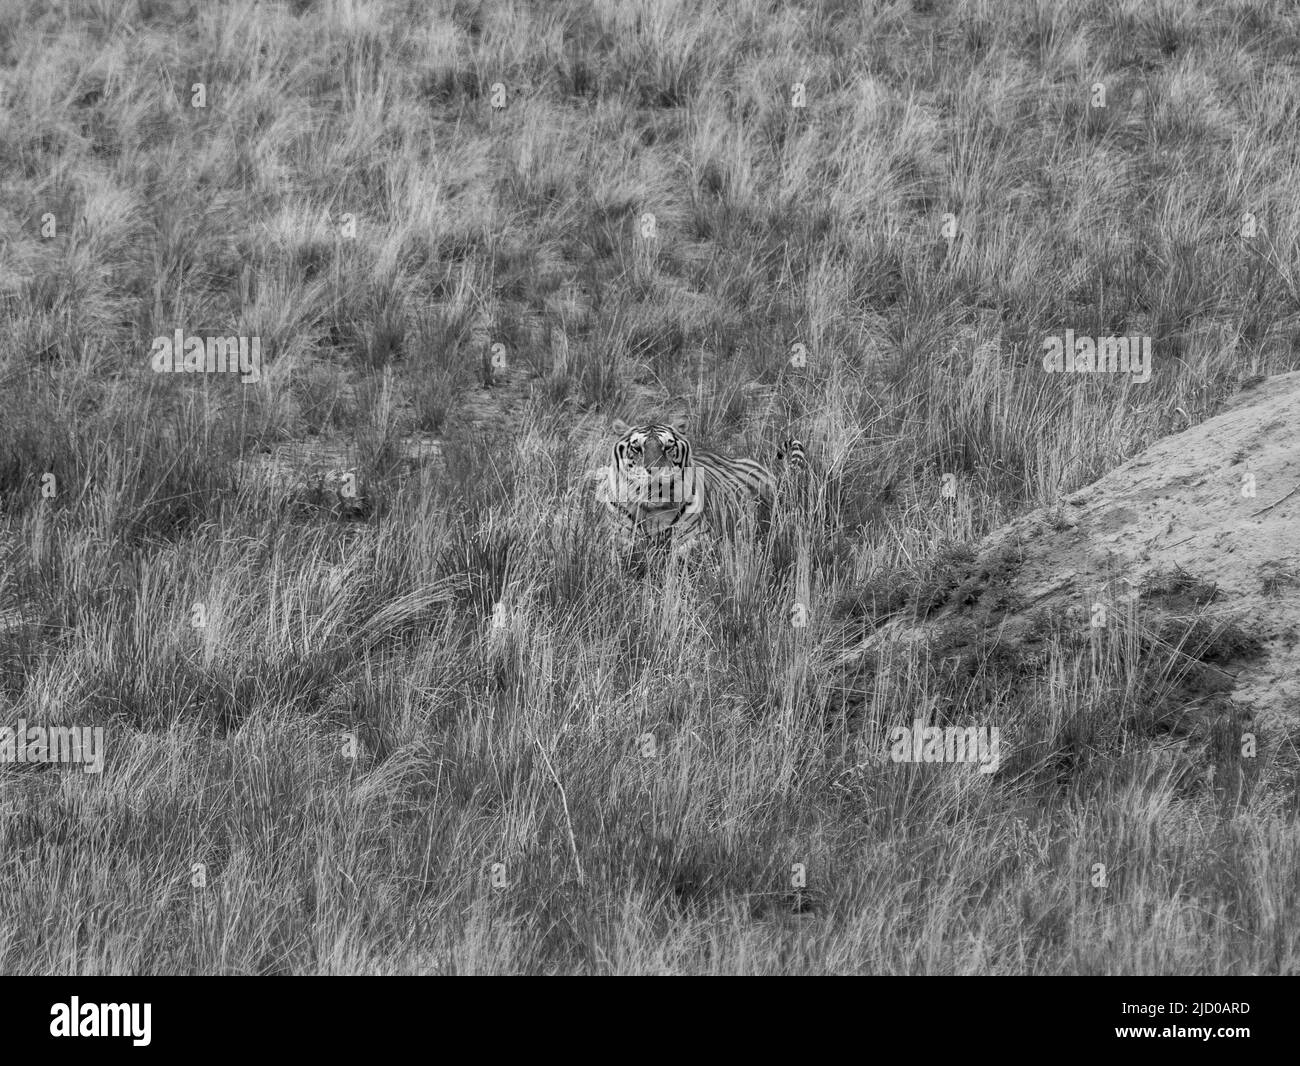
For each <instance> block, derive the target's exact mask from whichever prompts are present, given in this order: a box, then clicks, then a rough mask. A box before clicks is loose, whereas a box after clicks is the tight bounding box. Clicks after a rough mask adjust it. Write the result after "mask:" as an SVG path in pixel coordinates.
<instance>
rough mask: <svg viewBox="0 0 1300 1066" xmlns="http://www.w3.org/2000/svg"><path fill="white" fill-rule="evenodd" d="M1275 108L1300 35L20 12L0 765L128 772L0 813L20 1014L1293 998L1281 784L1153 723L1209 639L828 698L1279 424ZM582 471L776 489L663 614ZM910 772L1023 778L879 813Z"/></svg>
mask: <svg viewBox="0 0 1300 1066" xmlns="http://www.w3.org/2000/svg"><path fill="white" fill-rule="evenodd" d="M1298 57H1300V11H1297V9H1296V7H1295V5H1294V4H1291V3H1288V2H1284V0H1215V2H1209V0H1205V2H1195V0H1157V2H1147V0H1122V2H1118V3H1116V2H1110V0H1106V2H1102V0H1078V2H1074V0H1062V2H1059V3H1056V2H1042V0H1040V2H1037V3H1027V2H993V0H989V2H984V0H970V2H960V0H953V2H945V0H913V2H906V3H905V2H892V3H884V2H882V3H874V4H873V3H846V2H843V0H824V2H815V0H808V2H804V3H773V2H767V0H764V2H759V0H737V2H729V3H726V4H720V3H699V2H686V0H681V2H674V0H629V2H625V3H615V2H613V0H591V2H579V0H557V2H553V3H537V4H532V3H525V2H516V3H510V2H504V0H502V2H483V3H467V2H461V0H457V2H441V3H439V2H426V0H407V2H400V0H321V2H309V0H296V2H288V3H266V2H262V3H257V2H252V0H246V2H228V3H227V2H222V3H198V4H193V3H188V2H171V0H90V2H87V3H79V4H60V5H54V4H50V3H47V2H37V0H10V2H8V3H6V4H5V5H4V7H3V8H2V9H0V319H2V321H3V329H0V725H3V724H9V725H12V724H13V723H15V722H16V721H17V720H18V719H20V718H21V719H23V720H25V721H26V722H28V723H31V724H35V723H43V724H68V725H72V724H76V725H80V726H92V727H102V728H103V730H104V734H103V735H104V744H105V752H106V754H105V761H104V766H103V770H102V773H99V774H88V773H82V772H80V770H79V769H77V768H75V767H66V766H65V767H55V766H46V765H21V764H9V765H3V764H0V971H4V972H10V973H33V974H37V973H67V972H78V973H81V972H149V973H196V972H197V973H210V972H220V973H352V972H371V973H396V972H413V971H414V972H429V971H438V972H456V973H482V972H508V973H513V972H529V973H571V972H577V973H642V972H656V973H657V972H670V973H734V972H747V973H825V972H887V973H1043V974H1047V973H1121V972H1122V973H1150V972H1162V973H1172V972H1180V973H1183V972H1185V973H1204V972H1232V973H1237V972H1261V973H1288V972H1289V973H1296V972H1300V914H1298V913H1297V905H1298V903H1300V901H1298V900H1297V894H1298V893H1300V889H1298V888H1297V886H1298V885H1300V829H1298V827H1297V822H1296V812H1297V801H1298V800H1300V777H1298V776H1297V774H1298V772H1300V770H1298V767H1297V760H1296V758H1295V745H1294V740H1295V737H1294V736H1293V735H1288V734H1286V733H1285V732H1276V731H1275V732H1274V733H1273V734H1270V735H1264V734H1260V735H1259V737H1258V754H1257V755H1256V756H1255V757H1253V758H1251V757H1247V758H1243V757H1242V754H1241V752H1242V734H1243V732H1249V731H1250V727H1249V723H1246V724H1244V725H1243V724H1242V723H1241V722H1238V721H1236V720H1235V719H1233V718H1232V716H1231V715H1226V714H1225V715H1224V716H1221V717H1219V718H1208V719H1207V718H1205V716H1204V715H1200V716H1199V717H1197V714H1199V710H1200V708H1199V707H1193V706H1191V705H1192V704H1194V703H1196V699H1195V698H1194V697H1193V696H1191V695H1189V694H1188V690H1187V687H1186V685H1185V684H1184V681H1185V679H1186V675H1187V671H1188V670H1189V668H1190V667H1189V664H1192V665H1194V664H1195V663H1196V662H1201V661H1204V660H1212V659H1213V653H1214V645H1215V643H1216V642H1218V641H1224V640H1228V641H1231V640H1237V639H1239V637H1238V635H1237V634H1233V633H1222V632H1214V633H1209V634H1203V633H1202V634H1196V635H1194V636H1191V637H1189V636H1188V634H1183V635H1182V637H1179V638H1177V639H1170V638H1168V636H1167V634H1166V635H1163V636H1162V635H1160V634H1157V635H1156V637H1155V638H1153V639H1147V638H1146V637H1144V635H1143V629H1142V626H1143V622H1142V619H1141V617H1140V616H1137V617H1133V618H1129V619H1127V620H1126V621H1125V623H1124V626H1126V627H1127V628H1124V626H1120V625H1119V624H1118V623H1117V624H1116V628H1117V629H1119V630H1121V632H1120V634H1119V637H1118V643H1119V644H1121V645H1123V646H1124V647H1126V648H1127V649H1129V651H1128V653H1125V654H1121V653H1119V652H1114V653H1105V654H1102V655H1101V656H1099V655H1098V654H1097V653H1096V650H1095V645H1094V646H1093V647H1092V649H1091V650H1090V648H1089V646H1088V644H1087V641H1088V640H1090V639H1093V638H1091V637H1090V636H1089V635H1088V633H1087V632H1086V628H1085V629H1077V628H1076V629H1071V628H1070V625H1068V624H1066V623H1064V622H1061V620H1059V619H1058V620H1055V621H1052V622H1051V625H1050V627H1049V628H1050V632H1051V635H1050V639H1048V641H1047V642H1046V645H1045V647H1046V650H1045V651H1044V652H1042V653H1041V654H1040V655H1039V656H1038V658H1036V659H1030V658H1029V657H1027V656H1025V655H1022V654H1018V652H1017V649H1014V648H1011V649H1008V648H1006V647H1004V646H1001V645H999V644H998V642H997V641H996V639H993V637H992V635H991V634H990V633H989V632H988V631H983V632H980V631H976V632H973V633H967V634H964V635H962V634H953V633H952V632H948V631H945V632H944V633H943V634H941V635H940V637H939V638H937V639H936V641H935V643H934V645H933V646H931V647H927V648H921V649H919V650H918V649H913V650H909V651H901V650H894V651H882V652H880V653H879V654H877V655H872V656H867V657H862V656H857V657H854V656H852V655H849V654H847V653H848V652H849V651H850V650H851V649H852V648H854V647H856V646H857V645H858V644H859V643H860V642H861V641H862V640H863V639H864V638H865V637H867V636H868V635H869V634H870V633H871V632H872V631H873V630H874V628H875V627H876V625H877V624H878V623H879V622H881V621H882V620H884V619H885V618H889V617H899V616H913V617H924V616H925V615H926V614H928V613H930V612H932V611H933V610H935V609H937V608H938V607H939V606H940V605H942V604H944V603H951V602H952V600H953V597H954V596H958V597H960V596H961V595H962V594H963V591H962V590H963V589H966V588H967V586H968V585H969V583H970V582H971V581H976V582H977V583H978V584H979V585H980V586H981V590H986V589H987V587H989V586H996V585H997V583H998V582H999V581H1000V580H1001V579H1002V577H1003V575H1002V574H1000V573H999V572H996V570H995V571H994V572H987V571H986V572H984V573H982V574H975V575H972V574H971V573H970V570H969V563H970V561H971V559H972V558H973V554H972V551H971V545H972V544H973V543H974V542H975V541H976V540H978V538H980V537H981V536H983V535H984V534H986V533H987V532H989V531H990V530H992V529H994V528H996V527H997V526H999V525H1001V524H1002V523H1003V522H1005V521H1006V520H1007V519H1009V518H1011V517H1013V516H1015V515H1017V514H1019V513H1022V512H1023V511H1025V510H1026V509H1028V508H1031V507H1036V506H1041V505H1050V504H1053V503H1055V502H1056V501H1057V500H1058V499H1059V498H1060V497H1061V496H1062V495H1064V494H1067V493H1069V492H1071V491H1073V490H1075V489H1077V488H1079V487H1080V486H1082V485H1085V484H1087V483H1088V482H1090V481H1092V480H1093V479H1095V478H1096V477H1098V476H1100V475H1102V474H1103V473H1105V472H1106V471H1108V470H1111V469H1113V468H1114V467H1115V466H1117V465H1119V464H1120V463H1122V462H1123V461H1124V460H1125V459H1127V458H1129V457H1131V456H1133V455H1135V454H1137V453H1138V452H1139V451H1141V450H1142V449H1143V448H1144V447H1146V446H1147V445H1148V444H1150V443H1151V442H1152V441H1154V440H1156V439H1158V438H1160V437H1161V436H1164V435H1167V434H1169V433H1172V432H1176V431H1179V430H1182V429H1184V428H1186V427H1187V426H1189V425H1192V424H1195V423H1197V422H1200V421H1202V420H1204V419H1205V418H1207V417H1208V416H1209V415H1211V414H1212V413H1213V412H1214V410H1215V408H1216V405H1217V404H1218V403H1219V402H1220V401H1221V400H1222V399H1224V398H1225V397H1226V396H1228V395H1230V394H1231V393H1233V392H1234V391H1235V390H1236V389H1237V387H1238V384H1239V382H1241V381H1242V380H1243V379H1248V378H1253V377H1256V376H1258V375H1262V374H1273V373H1278V372H1282V371H1287V370H1293V369H1297V368H1300V251H1298V247H1300V246H1298V243H1297V235H1298V234H1300V198H1298V197H1297V196H1296V190H1297V189H1300V58H1298ZM197 104H201V105H202V106H195V105H197ZM178 329H179V330H182V331H183V332H184V334H185V335H195V336H201V337H223V338H224V337H246V338H254V337H256V338H258V339H259V340H260V345H261V354H262V357H263V363H262V365H261V367H260V375H259V380H256V381H248V382H244V381H242V380H241V378H240V375H238V374H232V373H228V372H227V373H219V372H218V373H157V372H155V370H154V369H153V366H152V361H153V356H154V353H155V351H156V349H155V347H154V342H155V340H156V339H157V338H172V337H173V336H174V335H175V331H176V330H178ZM1066 330H1072V331H1074V333H1075V334H1078V335H1087V336H1091V337H1109V336H1121V335H1123V336H1129V335H1142V336H1147V337H1149V338H1150V339H1151V347H1152V352H1153V366H1152V375H1151V377H1150V380H1149V381H1146V382H1145V383H1137V382H1135V381H1134V380H1133V378H1132V376H1131V375H1127V374H1092V375H1089V374H1053V373H1046V372H1045V371H1044V368H1043V356H1044V339H1045V338H1047V337H1051V336H1057V335H1063V334H1064V332H1065V331H1066ZM498 346H499V347H498ZM616 417H621V418H624V419H626V420H628V421H629V422H632V421H648V420H650V419H651V418H656V419H661V418H680V419H681V420H682V422H683V424H684V425H685V426H686V428H687V432H688V433H689V434H690V435H691V437H692V439H695V440H698V441H701V442H704V443H707V444H709V445H710V446H713V447H716V448H720V449H723V450H728V451H731V452H733V453H735V454H743V455H752V456H757V457H760V458H765V459H770V457H771V455H772V451H773V449H774V447H775V446H776V443H777V442H778V441H780V440H781V439H783V438H785V437H788V436H797V437H799V438H800V439H801V440H803V441H804V442H805V443H806V445H807V446H808V452H809V455H810V456H811V458H812V471H811V472H810V473H809V474H808V475H807V476H806V477H805V478H804V481H803V483H802V484H801V485H799V486H798V487H797V491H792V492H791V493H790V495H789V496H788V498H787V500H786V502H785V504H784V505H783V511H782V515H781V517H780V520H779V521H778V526H777V529H776V531H775V533H774V535H773V537H772V539H771V540H770V541H759V542H757V543H755V542H751V541H749V540H746V539H744V538H742V539H740V540H738V541H736V542H732V541H731V540H730V539H726V540H724V541H723V542H722V543H721V544H720V545H719V547H718V550H717V552H716V554H715V556H714V557H713V558H712V559H711V560H708V561H707V564H706V565H700V566H696V567H693V568H690V569H684V570H669V571H667V572H664V573H662V574H655V575H651V577H649V578H646V579H642V578H638V577H636V576H635V575H633V574H630V573H628V572H627V571H626V570H625V569H623V568H621V567H619V566H618V565H617V564H616V563H615V562H613V561H612V560H611V558H610V552H609V549H608V545H607V542H606V539H605V531H604V529H603V527H602V525H601V523H600V516H599V514H598V513H597V510H596V509H595V508H594V507H593V506H592V504H591V502H590V496H591V480H590V477H589V471H591V470H592V469H593V468H595V467H598V466H599V465H600V464H601V463H602V462H603V461H604V455H605V449H607V447H608V445H609V444H610V443H611V442H612V440H613V437H614V434H613V433H612V432H611V431H610V430H609V428H608V427H609V425H610V422H611V420H612V419H614V418H616ZM349 475H351V476H350V477H349ZM1269 498H1270V499H1271V496H1270V497H1269ZM1014 565H1015V564H1014V560H1013V559H1009V560H1008V561H1007V568H1008V569H1009V570H1010V569H1014ZM196 607H198V608H200V609H198V610H196ZM795 607H802V608H803V610H802V612H801V613H798V614H797V621H798V622H803V623H806V624H796V615H793V614H792V608H795ZM1192 613H1193V614H1194V611H1193V612H1192ZM1193 620H1194V619H1193ZM1085 625H1086V624H1085ZM1188 633H1193V634H1194V633H1195V630H1194V627H1193V628H1192V629H1189V630H1188ZM1148 636H1149V635H1148ZM1240 639H1246V638H1240ZM932 712H933V713H937V714H938V715H939V720H940V721H941V722H949V723H953V724H960V725H963V726H965V725H981V726H992V727H997V728H998V729H999V730H1000V733H1001V750H1002V762H1001V767H1000V769H999V770H998V772H996V773H992V774H985V773H980V772H978V770H977V769H976V768H974V767H971V766H959V765H951V764H941V765H928V764H915V763H896V762H893V761H891V759H890V757H889V754H888V744H887V742H886V740H885V739H884V738H885V736H886V735H887V731H888V729H889V728H891V727H893V726H898V725H903V724H910V723H911V722H912V721H913V720H914V719H915V718H917V717H923V716H925V715H927V714H930V713H932ZM1193 712H1197V714H1194V713H1193ZM1193 719H1195V720H1194V721H1193ZM1099 864H1100V865H1101V866H1104V867H1105V869H1104V871H1099V870H1098V865H1099Z"/></svg>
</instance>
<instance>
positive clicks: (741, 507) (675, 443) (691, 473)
mask: <svg viewBox="0 0 1300 1066" xmlns="http://www.w3.org/2000/svg"><path fill="white" fill-rule="evenodd" d="M616 428H621V429H623V430H624V432H623V435H622V436H620V437H619V438H618V440H617V441H615V443H614V447H613V449H612V452H611V462H610V465H609V467H608V477H607V480H606V483H605V486H604V491H603V494H602V500H603V502H604V504H605V508H606V514H607V516H608V519H609V521H610V524H611V526H612V527H613V529H614V532H615V534H616V536H617V537H618V540H619V542H620V544H621V545H623V546H624V547H631V548H633V549H639V548H647V547H648V548H652V549H653V548H669V547H670V548H671V549H672V551H673V554H674V555H680V554H682V553H683V552H685V551H686V550H688V549H689V547H690V546H691V545H692V544H693V543H694V542H695V540H696V538H697V536H698V535H699V534H700V532H701V531H702V530H703V529H705V528H708V529H710V530H712V531H713V532H714V533H715V534H718V533H723V532H727V531H729V530H730V529H733V528H735V527H737V526H739V525H740V524H741V523H742V522H743V521H744V519H745V516H746V515H747V514H749V513H751V512H752V513H753V514H754V516H755V517H756V519H757V527H758V530H759V531H760V532H765V531H766V530H767V529H768V528H769V526H770V519H771V513H772V504H773V501H774V498H775V495H776V484H777V479H776V477H775V476H774V475H773V474H772V472H771V470H769V469H768V468H767V467H766V466H764V465H763V464H762V463H760V462H757V461H756V460H753V459H737V458H733V457H731V456H728V455H723V454H721V453H719V452H713V451H708V450H706V449H703V448H698V447H696V446H695V445H693V444H691V442H690V441H689V440H688V439H687V438H686V437H685V435H684V434H683V433H682V432H680V431H679V430H677V429H674V428H673V427H672V426H667V425H662V424H659V423H654V422H651V423H647V424H645V425H641V426H632V427H627V426H624V425H622V424H619V425H618V426H616ZM796 448H797V450H798V452H799V454H801V455H802V453H803V446H802V445H801V444H799V442H798V441H786V442H784V444H783V445H782V448H781V450H780V451H779V452H778V455H787V456H789V455H791V454H792V453H793V451H794V450H795V449H796Z"/></svg>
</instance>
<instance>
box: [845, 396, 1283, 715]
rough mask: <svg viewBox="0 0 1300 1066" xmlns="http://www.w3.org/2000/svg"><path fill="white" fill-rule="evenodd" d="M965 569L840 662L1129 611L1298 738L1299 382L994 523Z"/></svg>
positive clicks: (1244, 703)
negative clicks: (903, 646) (912, 645)
mask: <svg viewBox="0 0 1300 1066" xmlns="http://www.w3.org/2000/svg"><path fill="white" fill-rule="evenodd" d="M968 562H969V565H966V566H964V580H962V581H960V582H958V583H955V585H954V586H952V587H949V588H948V589H947V590H946V591H945V592H944V593H943V595H941V596H940V597H939V600H938V602H936V603H933V604H930V605H922V610H921V611H920V612H919V613H920V614H921V615H922V616H924V615H926V614H928V615H929V617H928V618H926V621H924V622H922V623H920V624H918V623H916V622H915V621H914V620H908V621H906V622H903V621H897V622H893V623H889V624H887V625H886V626H884V627H882V628H881V629H880V630H878V631H877V632H876V633H875V634H873V636H872V638H871V639H870V640H869V641H868V642H867V643H866V644H865V645H864V646H862V647H859V648H857V649H855V651H854V652H853V653H851V654H850V656H848V657H846V660H847V659H860V658H861V656H862V654H863V653H864V652H865V651H867V650H868V649H869V648H870V647H872V646H876V645H878V644H879V643H880V642H881V641H883V640H890V639H903V640H915V639H931V640H932V639H933V637H934V633H935V631H936V629H937V628H938V627H939V626H940V625H941V623H943V622H944V621H951V620H952V619H954V618H957V617H962V616H965V617H968V618H971V619H973V620H974V621H975V622H976V623H977V624H978V625H979V627H980V628H981V629H983V630H984V631H985V632H987V631H988V630H989V629H991V628H996V630H997V632H998V635H999V639H1003V640H1016V639H1023V640H1028V641H1031V642H1032V641H1033V639H1034V637H1033V634H1034V632H1035V631H1037V630H1040V629H1041V620H1042V618H1043V617H1045V616H1051V615H1052V614H1053V613H1055V614H1056V615H1057V616H1058V617H1066V618H1071V619H1074V620H1075V621H1076V622H1077V624H1078V625H1079V626H1081V627H1087V626H1089V625H1090V624H1091V618H1092V616H1093V615H1094V614H1095V613H1096V612H1097V611H1098V607H1099V605H1100V607H1101V608H1102V609H1103V611H1109V612H1114V611H1117V610H1119V611H1124V610H1126V609H1136V610H1140V612H1141V614H1142V618H1143V624H1144V626H1146V628H1147V631H1148V632H1155V633H1157V634H1161V633H1164V634H1168V633H1171V632H1172V633H1174V636H1173V637H1170V638H1168V639H1169V642H1170V643H1172V644H1173V645H1174V646H1175V647H1178V646H1179V643H1180V641H1181V642H1182V644H1184V645H1188V644H1192V643H1194V644H1196V645H1197V648H1196V649H1195V650H1196V651H1198V653H1199V654H1198V655H1197V657H1198V658H1199V659H1200V660H1202V661H1204V662H1208V663H1210V664H1212V666H1211V669H1212V670H1213V671H1214V673H1215V674H1216V676H1218V677H1219V678H1220V679H1221V682H1222V683H1221V684H1220V685H1219V686H1218V687H1219V690H1220V692H1219V695H1220V696H1221V697H1222V698H1223V699H1226V700H1228V701H1229V702H1230V703H1231V704H1232V705H1233V706H1234V707H1235V708H1236V709H1237V710H1239V711H1240V712H1242V713H1244V714H1247V715H1250V716H1253V718H1254V719H1255V721H1256V722H1258V723H1259V724H1260V725H1261V726H1263V727H1265V728H1268V727H1269V726H1272V727H1275V728H1279V729H1281V730H1282V731H1284V732H1290V731H1292V730H1295V729H1296V728H1297V726H1298V725H1300V372H1296V373H1290V374H1283V375H1279V376H1277V377H1273V378H1268V379H1263V380H1261V381H1259V382H1258V383H1256V384H1254V385H1253V387H1251V388H1248V389H1246V390H1244V391H1243V392H1241V393H1239V394H1238V395H1237V396H1235V397H1233V399H1232V400H1231V401H1230V402H1229V403H1228V404H1227V406H1226V407H1225V409H1224V411H1223V412H1222V413H1220V414H1219V415H1217V416H1216V417H1214V418H1212V419H1210V420H1209V421H1207V422H1204V423H1202V424H1201V425H1198V426H1194V427H1192V428H1190V429H1188V430H1186V431H1184V432H1182V433H1179V434H1176V435H1174V436H1171V437H1167V438H1165V439H1164V440H1161V441H1159V442H1158V443H1156V444H1154V445H1153V446H1152V447H1150V448H1148V449H1147V450H1146V451H1145V452H1143V453H1142V454H1141V455H1139V456H1137V457H1135V458H1134V459H1132V460H1130V461H1129V462H1127V463H1125V464H1124V465H1123V466H1120V467H1118V468H1117V469H1115V470H1113V471H1111V472H1110V473H1109V474H1107V475H1106V476H1105V477H1103V478H1101V479H1100V480H1099V481H1096V482H1094V483H1093V484H1091V485H1089V486H1087V487H1086V488H1084V489H1081V490H1079V491H1078V492H1075V493H1073V494H1072V495H1070V496H1068V497H1066V498H1065V499H1064V500H1063V501H1062V502H1061V503H1060V504H1059V505H1057V506H1055V507H1047V508H1041V509H1039V510H1036V511H1033V512H1031V513H1029V514H1026V515H1024V516H1022V517H1021V518H1019V519H1017V520H1016V521H1014V522H1012V523H1010V524H1009V525H1007V526H1004V527H1003V528H1002V529H1000V530H998V531H996V532H995V533H993V534H992V535H990V536H989V537H987V538H986V539H985V540H984V541H983V542H982V543H981V544H980V545H979V547H978V549H977V550H976V552H975V557H974V559H973V560H969V561H968ZM1102 617H1105V614H1103V615H1102ZM1111 617H1114V615H1111ZM1166 621H1170V622H1173V623H1175V624H1174V625H1172V626H1165V625H1164V622H1166ZM1176 623H1182V626H1183V628H1182V631H1181V633H1179V631H1178V627H1177V624H1176Z"/></svg>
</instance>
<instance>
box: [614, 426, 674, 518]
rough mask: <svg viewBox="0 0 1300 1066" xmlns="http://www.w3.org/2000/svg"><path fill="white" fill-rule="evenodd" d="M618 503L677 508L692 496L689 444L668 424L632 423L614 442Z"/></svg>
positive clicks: (647, 507) (655, 507)
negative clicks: (633, 424) (636, 424)
mask: <svg viewBox="0 0 1300 1066" xmlns="http://www.w3.org/2000/svg"><path fill="white" fill-rule="evenodd" d="M613 458H614V464H613V472H614V477H615V480H616V483H617V489H618V491H619V494H620V496H621V497H623V499H622V500H621V502H625V503H637V504H640V506H641V507H642V508H644V509H649V510H658V509H668V508H680V507H681V506H682V504H683V503H684V502H689V500H690V499H691V483H692V480H693V479H692V474H693V468H692V466H691V444H690V441H688V440H687V439H686V438H685V437H683V436H682V435H681V434H680V433H678V432H677V430H675V429H673V428H672V427H671V426H660V425H655V424H653V423H652V424H650V425H645V426H634V427H632V428H631V429H629V430H628V431H627V432H626V433H624V434H623V436H621V437H620V438H619V439H618V440H617V441H616V442H615V444H614V455H613Z"/></svg>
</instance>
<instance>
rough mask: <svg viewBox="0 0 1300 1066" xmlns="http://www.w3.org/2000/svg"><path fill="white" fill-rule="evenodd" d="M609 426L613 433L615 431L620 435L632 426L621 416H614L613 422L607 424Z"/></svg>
mask: <svg viewBox="0 0 1300 1066" xmlns="http://www.w3.org/2000/svg"><path fill="white" fill-rule="evenodd" d="M609 428H610V429H612V430H613V431H614V432H615V433H617V434H618V435H619V436H620V437H621V436H622V435H623V434H624V433H626V432H627V431H628V430H629V429H631V428H632V427H631V426H629V425H628V424H627V423H626V422H624V421H623V420H622V419H621V418H616V419H614V421H613V422H611V423H610V424H609Z"/></svg>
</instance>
